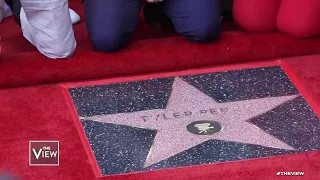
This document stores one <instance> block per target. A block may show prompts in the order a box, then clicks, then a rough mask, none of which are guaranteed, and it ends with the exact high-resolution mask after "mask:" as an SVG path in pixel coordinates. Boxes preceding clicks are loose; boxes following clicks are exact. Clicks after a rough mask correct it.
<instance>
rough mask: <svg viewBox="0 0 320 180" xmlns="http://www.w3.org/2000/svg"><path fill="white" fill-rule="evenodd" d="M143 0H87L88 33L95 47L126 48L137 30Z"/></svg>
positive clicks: (106, 50) (85, 8)
mask: <svg viewBox="0 0 320 180" xmlns="http://www.w3.org/2000/svg"><path fill="white" fill-rule="evenodd" d="M140 5H141V0H85V1H84V10H85V17H86V18H85V19H86V24H87V29H88V34H89V37H90V39H91V42H92V44H93V45H94V47H95V48H96V49H97V50H99V51H102V52H115V51H118V50H121V49H122V48H124V47H125V46H126V45H127V43H128V42H129V40H130V38H131V36H132V34H133V32H134V31H135V29H136V27H137V24H138V20H139V12H140Z"/></svg>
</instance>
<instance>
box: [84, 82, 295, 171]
mask: <svg viewBox="0 0 320 180" xmlns="http://www.w3.org/2000/svg"><path fill="white" fill-rule="evenodd" d="M298 96H299V95H291V96H281V97H270V98H262V99H253V100H245V101H235V102H227V103H218V102H216V101H215V100H214V99H212V98H211V97H209V96H207V95H206V94H204V93H202V92H201V91H200V90H198V89H197V88H195V87H193V86H191V85H190V84H188V83H186V82H185V81H183V80H182V79H180V78H178V77H176V78H175V80H174V84H173V86H172V92H171V95H170V98H169V100H168V102H167V106H166V108H165V109H154V110H145V111H137V112H129V113H118V114H107V115H98V116H91V117H85V118H82V119H85V120H93V121H99V122H104V123H111V124H116V125H125V126H131V127H139V128H145V129H152V130H157V135H156V137H155V139H154V141H153V146H152V148H151V150H150V152H149V155H148V157H147V159H146V162H145V167H148V166H150V165H153V164H155V163H157V162H160V161H162V160H164V159H167V158H168V157H171V156H173V155H175V154H178V153H180V152H182V151H185V150H187V149H189V148H191V147H194V146H196V145H198V144H201V143H203V142H205V141H208V140H211V139H215V140H223V141H232V142H240V143H247V144H254V145H261V146H266V147H272V148H279V149H286V150H294V148H292V147H291V146H289V145H288V144H286V143H284V142H282V141H280V140H279V139H277V138H275V137H273V136H271V135H269V134H268V133H267V132H265V131H263V130H261V129H260V128H258V127H257V126H255V125H253V124H251V123H249V122H248V120H249V119H251V118H253V117H256V116H259V115H261V114H263V113H265V112H268V111H270V110H272V109H274V108H275V107H277V106H279V105H281V104H283V103H285V102H287V101H290V100H292V99H294V98H296V97H298ZM212 107H215V108H216V109H219V108H225V107H228V111H226V112H224V113H215V114H212V113H203V114H201V113H199V114H193V115H192V116H181V117H180V118H176V119H174V120H172V119H171V120H155V119H154V120H148V121H143V120H141V117H143V116H144V117H146V116H149V117H152V116H153V115H154V114H166V113H169V114H172V113H174V112H179V111H181V110H183V111H186V112H196V111H201V109H209V108H212ZM199 120H212V121H216V122H219V123H220V124H221V125H222V126H223V130H222V131H220V132H217V133H214V134H210V135H201V136H199V135H195V134H192V133H190V132H189V131H188V130H187V128H186V127H187V126H188V125H190V123H192V122H195V121H199Z"/></svg>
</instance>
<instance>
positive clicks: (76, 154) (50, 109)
mask: <svg viewBox="0 0 320 180" xmlns="http://www.w3.org/2000/svg"><path fill="white" fill-rule="evenodd" d="M319 60H320V56H319V55H313V56H306V57H297V58H290V59H286V61H287V62H288V63H289V65H290V67H291V68H292V69H293V70H294V71H293V72H294V73H295V74H296V75H297V76H298V78H299V79H300V80H302V84H303V85H305V86H306V87H307V88H308V89H309V90H310V93H311V95H312V97H313V98H314V99H315V100H316V101H317V103H318V105H320V70H319V66H318V64H319V63H318V62H319ZM0 97H1V100H0V107H1V108H0V114H1V121H0V129H1V131H0V144H1V147H0V162H1V166H0V168H1V170H8V171H11V172H13V173H15V174H18V175H20V176H22V177H23V178H24V179H26V180H29V179H55V180H66V179H68V180H73V179H75V180H78V179H85V180H91V179H95V178H94V175H93V171H92V168H91V165H90V164H89V162H88V160H87V156H86V154H85V151H84V149H83V146H82V144H81V142H80V139H79V135H78V134H77V131H76V128H75V126H74V123H73V121H72V117H71V115H70V112H69V110H68V107H67V104H66V101H65V99H64V97H63V94H62V91H61V89H60V87H59V86H57V85H43V86H34V87H25V88H14V89H2V90H0ZM48 139H49V140H59V141H60V166H58V167H30V166H29V165H28V142H29V140H48ZM278 171H304V172H305V175H304V177H295V178H296V179H317V178H318V177H320V151H315V152H309V153H302V154H296V155H286V156H278V157H272V158H263V159H254V160H249V161H237V162H231V163H220V164H215V165H206V166H198V167H188V168H179V169H171V170H162V171H154V172H146V173H137V174H131V175H125V176H113V177H108V178H107V177H105V178H102V179H108V180H114V179H119V180H129V179H130V180H138V179H139V180H153V179H161V180H181V179H186V180H208V179H219V180H243V179H245V180H256V179H259V180H269V179H288V178H289V179H290V178H292V177H277V176H276V173H277V172H278Z"/></svg>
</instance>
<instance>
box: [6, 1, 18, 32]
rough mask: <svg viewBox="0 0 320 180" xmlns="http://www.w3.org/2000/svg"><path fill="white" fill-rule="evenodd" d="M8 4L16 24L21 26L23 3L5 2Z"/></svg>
mask: <svg viewBox="0 0 320 180" xmlns="http://www.w3.org/2000/svg"><path fill="white" fill-rule="evenodd" d="M5 1H6V3H7V4H8V5H9V6H10V8H11V11H12V12H13V16H14V20H15V21H16V23H17V24H18V25H19V26H21V22H20V11H21V2H20V0H5Z"/></svg>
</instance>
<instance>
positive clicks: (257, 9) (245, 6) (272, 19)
mask: <svg viewBox="0 0 320 180" xmlns="http://www.w3.org/2000/svg"><path fill="white" fill-rule="evenodd" d="M280 4H281V0H263V1H261V0H234V1H233V18H234V21H235V22H236V23H237V24H238V25H239V26H240V27H241V28H243V29H244V30H246V31H248V32H268V31H274V30H276V28H277V21H276V19H277V13H278V10H279V7H280Z"/></svg>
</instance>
